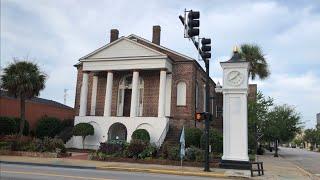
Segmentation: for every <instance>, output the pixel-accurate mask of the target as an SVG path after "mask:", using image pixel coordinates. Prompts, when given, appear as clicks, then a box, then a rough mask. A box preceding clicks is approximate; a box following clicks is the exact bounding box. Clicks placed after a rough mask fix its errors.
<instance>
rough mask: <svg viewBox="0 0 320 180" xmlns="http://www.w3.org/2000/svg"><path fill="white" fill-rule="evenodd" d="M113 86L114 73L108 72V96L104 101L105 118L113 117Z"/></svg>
mask: <svg viewBox="0 0 320 180" xmlns="http://www.w3.org/2000/svg"><path fill="white" fill-rule="evenodd" d="M112 86H113V72H112V71H108V75H107V85H106V95H105V101H104V113H103V115H104V116H107V117H110V116H111V104H112Z"/></svg>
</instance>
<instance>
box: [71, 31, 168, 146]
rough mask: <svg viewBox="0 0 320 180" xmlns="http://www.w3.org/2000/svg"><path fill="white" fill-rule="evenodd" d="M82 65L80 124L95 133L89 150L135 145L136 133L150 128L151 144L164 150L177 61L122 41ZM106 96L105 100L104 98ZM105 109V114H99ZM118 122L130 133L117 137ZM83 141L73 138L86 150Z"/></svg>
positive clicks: (99, 52)
mask: <svg viewBox="0 0 320 180" xmlns="http://www.w3.org/2000/svg"><path fill="white" fill-rule="evenodd" d="M80 63H81V64H82V81H81V88H80V103H79V116H76V117H75V124H78V123H80V122H87V123H91V124H92V125H93V126H94V128H95V135H94V137H90V138H88V140H86V143H85V146H87V148H98V146H99V144H100V142H104V141H106V140H110V138H123V140H127V141H130V140H131V135H132V133H133V131H134V130H136V129H146V130H147V131H148V132H149V134H150V137H151V142H152V143H155V144H156V145H158V146H160V145H161V143H162V142H163V140H164V138H165V136H166V133H167V131H168V125H169V123H168V121H169V119H168V116H170V109H171V108H170V106H171V86H172V85H171V80H172V76H171V72H172V61H171V60H170V59H169V58H168V56H167V55H165V54H162V53H161V52H158V51H155V50H153V49H151V48H149V47H147V46H144V45H141V44H139V43H137V42H135V41H134V40H131V39H128V38H126V37H122V38H120V39H118V40H116V41H114V42H112V43H110V44H108V45H106V46H104V47H102V48H100V49H98V50H97V51H94V52H92V53H90V54H89V55H87V56H85V57H83V58H81V59H80ZM146 84H148V86H146ZM102 86H103V87H102ZM101 93H104V94H103V97H104V98H103V99H99V98H100V97H102V96H101ZM155 97H157V98H156V99H155ZM99 102H103V103H99ZM102 106H103V113H99V111H101V108H102ZM116 123H118V124H119V127H121V128H118V129H119V131H120V130H123V131H126V132H123V133H120V134H121V135H119V136H115V135H114V133H113V134H112V132H117V131H115V129H114V127H116V126H112V125H113V124H116ZM122 125H123V126H122ZM111 127H113V128H111ZM123 127H125V128H123ZM123 134H125V135H126V137H125V138H124V136H123ZM80 140H81V138H77V137H74V138H73V141H74V142H73V146H78V145H81V143H79V142H78V141H80Z"/></svg>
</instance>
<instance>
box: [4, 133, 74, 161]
mask: <svg viewBox="0 0 320 180" xmlns="http://www.w3.org/2000/svg"><path fill="white" fill-rule="evenodd" d="M0 154H1V155H14V156H31V157H54V158H57V157H66V156H69V154H68V153H66V148H65V146H64V143H63V141H62V140H61V139H57V138H48V137H45V138H43V139H37V138H32V137H28V136H18V135H6V136H1V137H0Z"/></svg>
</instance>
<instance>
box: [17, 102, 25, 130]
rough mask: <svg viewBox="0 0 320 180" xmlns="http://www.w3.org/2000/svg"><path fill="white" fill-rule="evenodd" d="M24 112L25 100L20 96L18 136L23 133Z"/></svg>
mask: <svg viewBox="0 0 320 180" xmlns="http://www.w3.org/2000/svg"><path fill="white" fill-rule="evenodd" d="M25 114H26V100H25V98H24V97H23V96H21V97H20V119H21V121H20V129H19V136H22V135H23V130H24V124H25V121H26V118H25Z"/></svg>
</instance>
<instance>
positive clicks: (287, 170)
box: [253, 152, 316, 180]
mask: <svg viewBox="0 0 320 180" xmlns="http://www.w3.org/2000/svg"><path fill="white" fill-rule="evenodd" d="M258 161H262V162H263V165H264V170H265V171H264V172H265V175H264V176H260V177H254V178H253V179H299V180H300V179H301V180H307V179H316V178H315V177H311V176H310V174H309V173H308V172H306V171H305V170H304V169H302V168H300V167H298V166H297V165H295V164H293V163H291V162H289V161H288V160H285V159H283V158H281V157H280V156H279V157H278V158H276V157H273V154H271V153H270V152H266V154H265V155H262V156H258Z"/></svg>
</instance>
